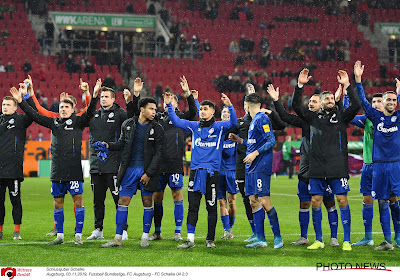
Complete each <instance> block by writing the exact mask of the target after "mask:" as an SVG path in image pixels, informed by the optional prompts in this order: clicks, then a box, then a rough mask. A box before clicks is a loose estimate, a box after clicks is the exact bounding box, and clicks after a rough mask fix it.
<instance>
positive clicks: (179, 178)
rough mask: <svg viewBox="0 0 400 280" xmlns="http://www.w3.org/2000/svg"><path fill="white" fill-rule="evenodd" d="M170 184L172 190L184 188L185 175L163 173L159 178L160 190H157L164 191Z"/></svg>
mask: <svg viewBox="0 0 400 280" xmlns="http://www.w3.org/2000/svg"><path fill="white" fill-rule="evenodd" d="M167 184H168V186H169V187H170V188H171V189H172V190H181V189H182V188H183V175H182V174H179V173H167V174H162V175H160V177H159V180H158V190H157V191H155V192H163V191H164V190H165V188H166V187H167Z"/></svg>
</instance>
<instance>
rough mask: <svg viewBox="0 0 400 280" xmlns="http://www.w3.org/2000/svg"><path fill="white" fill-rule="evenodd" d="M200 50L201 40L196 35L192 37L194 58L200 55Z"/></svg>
mask: <svg viewBox="0 0 400 280" xmlns="http://www.w3.org/2000/svg"><path fill="white" fill-rule="evenodd" d="M199 48H200V40H199V38H198V37H197V35H196V34H194V35H193V36H192V51H193V57H194V58H197V56H198V53H199Z"/></svg>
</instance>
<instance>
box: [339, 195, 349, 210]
mask: <svg viewBox="0 0 400 280" xmlns="http://www.w3.org/2000/svg"><path fill="white" fill-rule="evenodd" d="M337 201H338V204H339V207H345V206H347V204H348V202H347V195H338V196H337Z"/></svg>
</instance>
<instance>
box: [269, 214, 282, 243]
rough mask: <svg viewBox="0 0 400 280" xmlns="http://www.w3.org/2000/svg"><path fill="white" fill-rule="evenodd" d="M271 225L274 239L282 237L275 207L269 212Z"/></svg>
mask: <svg viewBox="0 0 400 280" xmlns="http://www.w3.org/2000/svg"><path fill="white" fill-rule="evenodd" d="M267 215H268V220H269V224H270V225H271V229H272V232H273V233H274V237H281V230H280V228H279V220H278V213H276V210H275V207H272V208H271V210H269V211H268V212H267Z"/></svg>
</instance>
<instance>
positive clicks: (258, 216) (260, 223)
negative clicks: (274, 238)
mask: <svg viewBox="0 0 400 280" xmlns="http://www.w3.org/2000/svg"><path fill="white" fill-rule="evenodd" d="M253 218H254V228H255V233H256V234H257V236H258V238H259V239H261V240H263V241H265V231H264V220H265V212H264V208H262V207H260V208H258V209H257V210H255V211H254V210H253Z"/></svg>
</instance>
